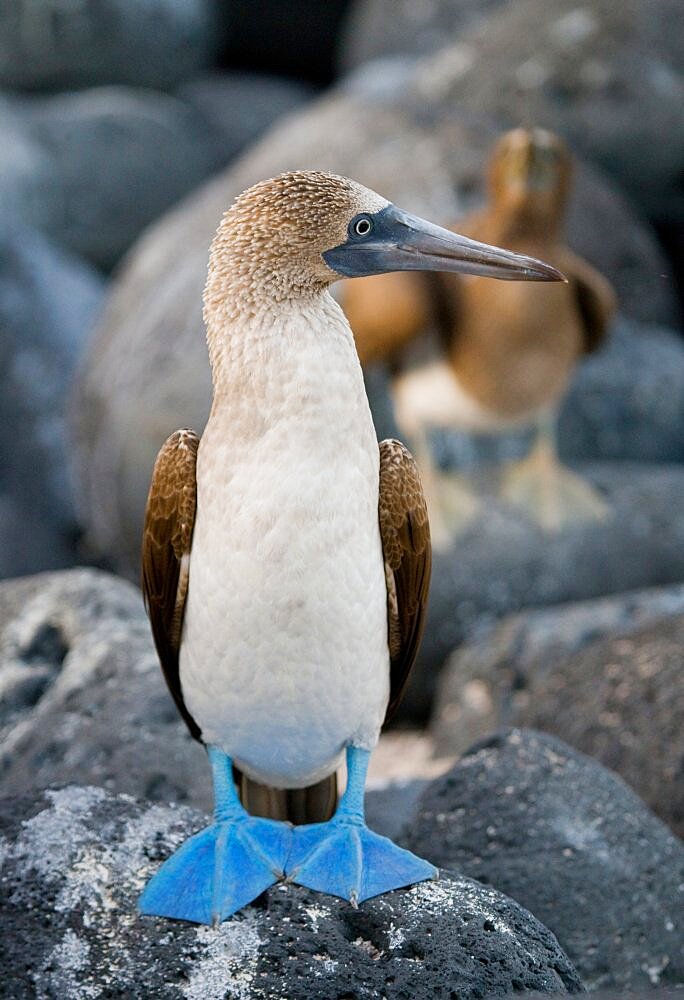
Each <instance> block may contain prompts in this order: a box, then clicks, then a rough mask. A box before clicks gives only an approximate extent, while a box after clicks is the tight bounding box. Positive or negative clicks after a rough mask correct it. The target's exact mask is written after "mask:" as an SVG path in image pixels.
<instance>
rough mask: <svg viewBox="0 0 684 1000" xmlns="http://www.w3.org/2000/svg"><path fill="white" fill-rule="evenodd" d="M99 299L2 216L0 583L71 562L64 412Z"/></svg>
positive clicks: (100, 289) (93, 279)
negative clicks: (3, 580)
mask: <svg viewBox="0 0 684 1000" xmlns="http://www.w3.org/2000/svg"><path fill="white" fill-rule="evenodd" d="M0 197H1V196H0ZM103 293H104V286H103V282H102V281H101V279H100V277H99V276H98V275H97V273H96V272H94V271H93V270H92V269H91V268H90V267H88V266H87V265H86V264H84V263H83V262H82V261H80V260H77V259H75V258H72V257H71V256H70V255H69V254H67V253H65V252H64V251H62V250H60V249H58V248H57V247H55V246H53V245H52V244H50V243H49V242H48V241H47V240H46V239H45V238H44V237H42V236H41V235H40V234H39V233H37V232H35V231H33V230H31V229H28V228H27V227H25V226H23V225H21V224H19V223H18V222H16V220H14V219H13V218H12V217H4V218H2V217H1V216H0V330H1V331H2V333H1V335H0V469H1V470H2V473H1V485H0V504H1V505H2V514H1V515H0V577H6V576H14V575H19V574H21V573H30V572H35V571H36V570H38V569H44V568H50V569H54V568H57V567H58V566H64V565H68V564H69V563H70V562H71V561H72V560H73V554H72V537H73V535H74V534H75V531H76V519H75V513H74V510H73V504H72V502H71V491H70V484H69V481H68V476H67V473H66V466H67V450H68V449H67V434H66V426H65V418H64V410H65V407H66V397H67V392H68V387H69V384H70V380H71V377H72V375H73V371H74V368H75V367H76V360H77V358H78V356H79V354H80V352H81V350H82V346H83V343H84V341H85V340H86V337H87V334H88V333H89V331H90V329H91V327H92V325H93V323H94V320H95V315H96V313H97V311H98V309H99V308H100V305H101V302H102V298H103ZM18 443H20V445H21V446H20V447H18Z"/></svg>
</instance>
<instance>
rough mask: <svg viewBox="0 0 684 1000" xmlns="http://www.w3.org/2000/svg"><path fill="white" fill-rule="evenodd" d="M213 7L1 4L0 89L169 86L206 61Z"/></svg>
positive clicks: (195, 2) (120, 1)
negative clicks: (103, 84)
mask: <svg viewBox="0 0 684 1000" xmlns="http://www.w3.org/2000/svg"><path fill="white" fill-rule="evenodd" d="M213 7H214V5H213V4H212V3H211V2H210V0H183V2H182V3H178V2H177V0H146V2H145V3H144V4H139V3H136V2H135V0H89V2H88V3H78V4H59V5H57V6H55V5H54V4H43V3H38V4H35V3H30V2H28V0H17V2H9V3H3V5H2V33H1V34H0V86H1V87H4V88H7V89H9V90H70V89H75V88H78V87H89V86H93V85H96V84H102V83H127V84H135V85H137V86H141V87H161V88H164V87H169V86H172V85H173V84H174V83H175V82H176V81H179V80H182V79H184V78H185V77H187V76H190V75H191V74H192V73H193V72H197V70H198V69H201V68H202V67H203V66H206V65H208V64H209V62H210V61H211V57H212V54H213V51H214V49H215V47H216V42H217V39H216V19H215V15H214V12H213Z"/></svg>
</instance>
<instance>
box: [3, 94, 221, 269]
mask: <svg viewBox="0 0 684 1000" xmlns="http://www.w3.org/2000/svg"><path fill="white" fill-rule="evenodd" d="M4 113H5V114H6V115H7V116H8V117H9V118H10V119H11V120H12V121H13V127H14V129H15V130H16V131H18V132H19V133H20V134H22V138H23V143H24V147H25V150H26V152H25V155H24V157H23V160H22V162H23V165H24V170H23V171H21V172H20V171H19V170H12V171H9V168H6V167H2V166H0V170H1V171H3V172H4V171H8V172H9V179H10V181H12V182H13V187H12V188H7V187H6V188H5V189H4V190H3V192H2V201H3V202H5V203H7V204H11V206H12V207H13V209H14V210H15V211H16V212H17V214H18V215H20V217H21V218H22V219H23V220H24V221H26V222H28V223H30V224H32V225H34V226H36V227H38V228H41V229H42V230H43V231H45V232H46V233H48V234H49V235H50V236H52V237H53V238H55V239H56V240H58V241H59V242H60V243H62V244H64V245H65V246H66V247H68V248H70V249H71V250H72V251H74V252H75V253H78V254H81V255H82V256H84V257H87V258H88V259H90V260H91V261H93V262H94V263H96V264H98V265H100V266H102V267H111V266H112V264H114V263H115V262H116V261H117V260H118V259H119V257H120V256H121V254H122V253H123V252H124V250H126V248H127V247H128V246H129V245H130V244H131V243H132V242H133V240H134V239H135V238H136V236H137V235H138V234H139V232H140V231H141V230H142V229H143V228H144V227H145V226H146V225H148V224H149V223H150V222H152V221H153V220H154V219H156V218H157V216H159V215H160V214H161V213H162V212H164V210H165V209H167V208H169V206H171V205H172V204H173V203H174V202H176V201H178V200H179V199H180V198H181V197H182V196H183V195H185V194H187V192H188V191H190V190H192V189H193V188H195V187H197V185H198V184H199V183H200V182H201V181H203V180H204V179H205V178H206V177H207V176H208V175H209V174H211V173H213V171H214V170H216V169H217V168H218V167H219V166H222V165H223V164H224V163H225V162H226V161H225V157H224V155H223V152H222V149H221V143H220V141H219V138H218V136H217V135H216V134H215V133H214V132H213V130H212V129H211V128H207V126H206V125H205V124H204V123H203V122H202V121H201V120H200V119H199V118H198V115H197V112H196V111H195V110H194V109H193V108H192V107H190V106H189V105H187V104H185V103H184V102H182V101H181V100H179V99H177V98H175V97H172V96H170V95H169V94H158V93H154V92H152V91H146V90H132V89H130V88H127V87H113V86H112V87H97V88H93V89H91V90H85V91H81V92H77V93H65V94H59V95H56V96H54V97H40V98H39V97H32V98H28V97H23V98H18V97H17V98H14V99H13V100H11V101H8V102H7V103H6V105H5V106H4ZM7 157H9V160H10V166H11V165H12V163H14V161H15V160H16V157H17V153H16V150H13V149H9V150H5V148H3V151H2V153H1V154H0V160H4V159H5V158H7Z"/></svg>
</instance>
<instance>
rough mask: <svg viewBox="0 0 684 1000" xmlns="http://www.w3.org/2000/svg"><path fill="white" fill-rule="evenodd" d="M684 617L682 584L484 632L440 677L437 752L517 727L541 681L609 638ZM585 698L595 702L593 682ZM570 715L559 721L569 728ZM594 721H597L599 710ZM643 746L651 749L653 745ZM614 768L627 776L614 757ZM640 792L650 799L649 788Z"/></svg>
mask: <svg viewBox="0 0 684 1000" xmlns="http://www.w3.org/2000/svg"><path fill="white" fill-rule="evenodd" d="M682 614H684V586H682V585H679V586H673V587H662V588H654V589H653V590H639V591H630V592H629V593H625V594H619V595H617V596H616V597H602V598H594V599H593V600H590V601H579V602H577V603H574V604H557V605H553V606H551V607H546V608H536V609H531V610H527V611H523V612H521V613H519V614H515V615H509V616H508V617H507V618H504V619H503V621H500V622H498V623H495V624H491V625H489V626H488V627H483V628H480V629H479V630H478V631H477V632H476V634H475V635H473V636H472V638H471V639H470V641H467V642H466V643H465V644H464V645H462V646H460V647H459V648H458V649H456V650H455V651H454V653H453V654H452V655H451V657H450V658H449V660H448V661H447V663H446V665H445V667H444V670H443V672H442V674H441V676H440V679H439V685H438V688H437V695H436V698H435V706H434V711H433V715H432V722H431V730H430V731H431V735H432V737H433V739H434V741H435V753H436V754H437V755H438V756H449V755H451V754H462V753H465V751H466V750H467V749H468V747H469V746H470V745H471V744H472V743H473V742H474V741H475V740H477V739H480V738H482V737H483V736H484V735H486V734H487V733H489V732H491V731H492V730H494V729H500V728H501V727H503V726H511V725H516V724H517V723H518V722H519V720H520V718H521V713H522V712H524V711H525V710H526V709H527V708H528V707H531V708H534V703H535V702H536V684H537V681H538V680H540V679H541V678H542V677H545V676H547V675H548V676H550V677H553V676H554V674H555V672H556V670H557V669H558V666H559V664H564V663H566V662H568V663H570V662H574V661H576V660H580V661H581V659H582V657H583V655H584V653H585V651H586V652H590V651H591V650H592V649H593V648H594V646H595V645H596V644H597V643H599V644H601V645H603V643H602V640H606V639H608V640H612V637H614V636H615V635H619V636H620V637H621V638H622V640H624V638H625V637H627V636H629V635H631V634H632V633H637V634H639V633H640V632H641V631H643V630H644V629H649V630H650V629H653V628H655V629H656V630H658V629H659V628H660V623H661V622H663V623H665V622H666V620H678V618H677V616H680V615H682ZM665 627H666V628H667V627H669V626H668V625H667V624H665ZM609 662H611V660H610V658H609V659H607V660H606V663H609ZM633 672H634V671H633V670H632V671H631V673H633ZM599 673H600V671H599ZM573 678H574V674H573ZM532 692H534V696H533V694H532ZM585 694H586V695H589V697H590V698H593V697H594V694H595V691H594V687H593V680H590V682H589V690H588V691H585ZM599 710H600V709H599ZM567 714H568V713H567V712H566V711H563V712H562V713H560V715H559V716H558V717H557V719H556V720H554V721H556V722H558V723H559V724H560V725H562V719H563V717H564V716H565V715H567ZM591 716H592V718H593V719H594V721H595V713H594V712H593V711H592V712H591ZM653 721H654V723H655V724H656V725H657V720H656V719H654V720H653ZM544 728H546V727H544ZM552 731H553V730H552ZM571 742H572V741H571ZM674 745H675V746H676V740H675V741H674ZM643 746H644V751H645V752H648V751H649V749H650V741H648V740H647V741H645V743H644V745H643ZM580 749H585V751H586V752H588V753H590V754H591V755H592V756H596V754H595V753H594V752H593V751H592V750H588V749H586V748H583V747H580ZM604 763H608V762H607V761H604ZM610 766H611V767H612V768H613V769H614V770H616V771H620V773H622V772H621V768H620V765H619V763H618V762H617V761H616V760H615V759H613V761H612V762H611V763H610ZM623 776H624V774H623ZM627 780H629V779H627ZM639 791H640V794H641V795H642V796H645V797H646V795H647V789H646V788H645V787H644V786H643V785H642V786H641V787H640V788H639ZM650 804H651V806H652V807H653V805H652V803H650Z"/></svg>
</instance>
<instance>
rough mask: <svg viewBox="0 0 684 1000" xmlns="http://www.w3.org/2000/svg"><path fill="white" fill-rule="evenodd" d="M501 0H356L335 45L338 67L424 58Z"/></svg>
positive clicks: (451, 39)
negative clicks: (426, 0) (455, 0)
mask: <svg viewBox="0 0 684 1000" xmlns="http://www.w3.org/2000/svg"><path fill="white" fill-rule="evenodd" d="M504 2H505V0H460V2H459V3H453V2H452V0H431V2H430V3H415V2H414V0H399V2H397V0H356V2H354V3H352V4H351V5H350V8H349V12H348V14H347V17H346V19H345V21H344V25H343V30H342V33H341V37H340V41H339V54H338V65H339V67H340V69H341V70H343V71H348V70H351V69H354V68H356V67H357V66H362V65H363V64H364V63H367V62H369V61H370V60H373V59H378V58H389V57H392V56H397V55H412V56H419V55H426V54H428V53H430V52H434V51H435V50H436V49H441V48H443V47H444V45H446V44H448V43H449V42H451V41H455V40H456V39H457V38H458V36H459V35H460V34H461V32H462V31H463V30H464V28H468V27H470V26H471V25H472V24H474V23H479V22H480V21H482V20H484V18H486V17H487V16H488V15H489V14H491V13H492V12H493V11H496V10H497V9H498V8H499V7H502V6H503V5H504Z"/></svg>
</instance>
